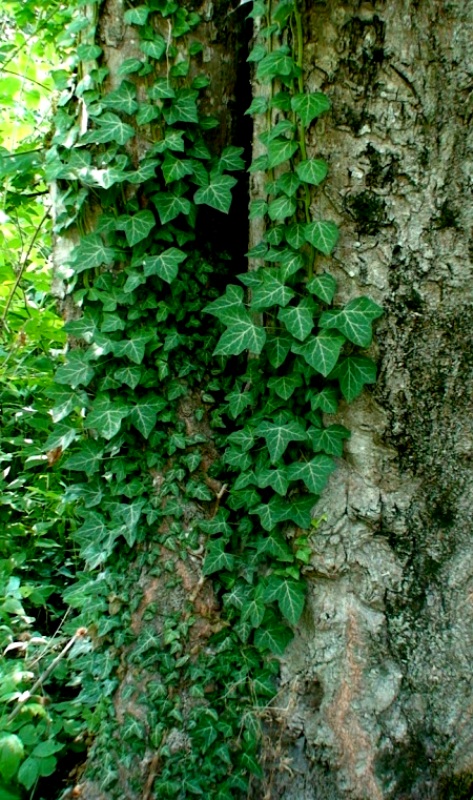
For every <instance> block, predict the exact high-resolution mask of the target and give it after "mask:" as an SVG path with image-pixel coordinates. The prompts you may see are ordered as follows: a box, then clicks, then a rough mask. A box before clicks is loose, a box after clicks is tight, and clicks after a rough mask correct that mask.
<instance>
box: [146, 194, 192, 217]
mask: <svg viewBox="0 0 473 800" xmlns="http://www.w3.org/2000/svg"><path fill="white" fill-rule="evenodd" d="M152 200H153V203H154V205H155V206H156V208H157V210H158V214H159V219H160V220H161V225H165V224H166V222H171V220H173V219H175V218H176V217H178V216H179V214H186V215H187V214H189V213H190V209H191V204H190V201H189V200H187V199H186V198H185V197H178V195H176V194H172V192H159V193H158V194H154V195H153V197H152Z"/></svg>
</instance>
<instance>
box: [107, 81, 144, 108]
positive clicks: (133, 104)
mask: <svg viewBox="0 0 473 800" xmlns="http://www.w3.org/2000/svg"><path fill="white" fill-rule="evenodd" d="M102 103H103V104H104V106H105V107H106V108H111V109H112V110H113V111H121V112H123V113H125V114H134V113H135V111H136V110H137V108H138V103H137V101H136V86H135V85H134V84H133V83H130V81H122V82H121V84H120V86H119V87H118V89H115V91H113V92H110V93H109V94H106V95H105V97H104V98H103V99H102Z"/></svg>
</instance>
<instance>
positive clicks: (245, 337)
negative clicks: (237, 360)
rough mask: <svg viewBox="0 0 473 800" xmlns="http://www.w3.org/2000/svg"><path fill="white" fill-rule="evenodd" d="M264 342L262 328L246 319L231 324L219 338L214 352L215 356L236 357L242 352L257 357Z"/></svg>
mask: <svg viewBox="0 0 473 800" xmlns="http://www.w3.org/2000/svg"><path fill="white" fill-rule="evenodd" d="M265 341H266V332H265V330H264V329H263V328H260V327H259V326H258V325H255V323H254V322H253V321H252V320H251V319H250V317H248V319H244V320H240V321H238V322H233V323H231V326H230V327H229V328H228V330H227V331H225V333H224V334H223V335H222V336H221V337H220V339H219V341H218V343H217V347H216V348H215V350H214V355H216V356H238V355H240V353H242V352H243V351H244V350H249V351H250V352H251V353H255V354H256V355H259V354H260V353H261V351H262V349H263V347H264V343H265Z"/></svg>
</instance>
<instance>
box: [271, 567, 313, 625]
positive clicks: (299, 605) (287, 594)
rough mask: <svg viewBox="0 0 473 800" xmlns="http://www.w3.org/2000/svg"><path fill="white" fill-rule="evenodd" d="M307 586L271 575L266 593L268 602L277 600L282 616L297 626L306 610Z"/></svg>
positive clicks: (300, 582) (291, 579)
mask: <svg viewBox="0 0 473 800" xmlns="http://www.w3.org/2000/svg"><path fill="white" fill-rule="evenodd" d="M306 592H307V586H306V584H305V582H304V581H300V580H299V581H298V580H295V579H294V578H285V577H284V578H283V577H280V576H279V575H271V577H270V579H269V582H268V587H267V589H266V592H265V599H266V601H267V602H272V601H273V600H277V603H278V606H279V609H280V611H281V614H282V615H283V616H284V617H285V618H286V619H287V621H288V622H289V623H290V624H291V625H297V623H298V622H299V619H300V617H301V614H302V612H303V610H304V605H305V598H306Z"/></svg>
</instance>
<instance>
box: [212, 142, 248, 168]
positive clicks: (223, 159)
mask: <svg viewBox="0 0 473 800" xmlns="http://www.w3.org/2000/svg"><path fill="white" fill-rule="evenodd" d="M243 152H244V149H243V147H234V146H233V145H230V146H229V147H224V149H223V150H222V155H221V156H220V159H219V162H218V168H219V170H221V171H223V170H225V169H226V170H228V172H233V171H235V170H239V169H245V166H246V165H245V162H244V161H243V159H242V157H241V156H242V153H243Z"/></svg>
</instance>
